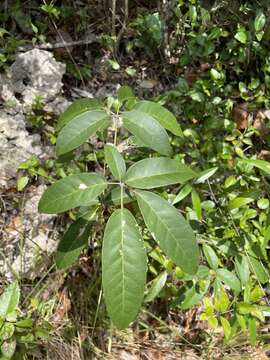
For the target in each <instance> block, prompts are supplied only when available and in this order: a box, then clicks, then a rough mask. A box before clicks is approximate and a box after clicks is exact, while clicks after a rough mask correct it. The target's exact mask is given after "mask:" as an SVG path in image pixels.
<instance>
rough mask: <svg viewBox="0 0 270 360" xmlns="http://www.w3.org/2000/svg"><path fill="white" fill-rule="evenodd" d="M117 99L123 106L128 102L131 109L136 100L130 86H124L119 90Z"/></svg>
mask: <svg viewBox="0 0 270 360" xmlns="http://www.w3.org/2000/svg"><path fill="white" fill-rule="evenodd" d="M117 97H118V100H119V101H120V102H121V103H122V104H123V103H124V102H127V107H128V108H129V109H130V107H132V105H134V103H135V101H136V98H135V95H134V93H133V90H132V89H131V87H130V86H127V85H124V86H121V87H120V88H119V90H118V91H117Z"/></svg>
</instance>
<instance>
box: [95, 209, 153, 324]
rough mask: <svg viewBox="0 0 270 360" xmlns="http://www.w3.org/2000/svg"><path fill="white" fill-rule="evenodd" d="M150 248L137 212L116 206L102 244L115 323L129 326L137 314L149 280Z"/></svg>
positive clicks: (105, 281) (104, 280) (107, 300)
mask: <svg viewBox="0 0 270 360" xmlns="http://www.w3.org/2000/svg"><path fill="white" fill-rule="evenodd" d="M146 270H147V262H146V251H145V249H144V247H143V241H142V238H141V235H140V232H139V229H138V225H137V223H136V220H135V219H134V217H133V215H132V214H131V213H130V211H128V210H127V209H118V210H116V211H115V212H114V213H113V214H112V215H111V217H110V218H109V220H108V222H107V224H106V228H105V233H104V239H103V248H102V284H103V289H104V297H105V303H106V307H107V310H108V313H109V316H110V318H111V319H112V321H113V323H114V324H115V325H116V326H117V327H118V328H119V329H123V328H126V327H127V326H128V325H129V324H130V323H131V322H132V321H133V320H134V319H135V317H136V315H137V313H138V311H139V309H140V307H141V304H142V301H143V295H144V288H145V282H146Z"/></svg>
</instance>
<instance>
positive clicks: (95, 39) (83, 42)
mask: <svg viewBox="0 0 270 360" xmlns="http://www.w3.org/2000/svg"><path fill="white" fill-rule="evenodd" d="M100 41H101V38H100V37H98V36H95V35H92V36H89V37H88V38H86V39H83V40H77V41H70V42H65V41H63V42H57V43H55V44H51V43H46V44H41V45H35V46H32V45H26V46H20V47H19V48H18V50H19V51H28V50H31V49H41V50H53V49H60V48H67V47H72V46H82V45H88V44H92V43H94V42H100Z"/></svg>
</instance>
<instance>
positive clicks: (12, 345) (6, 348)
mask: <svg viewBox="0 0 270 360" xmlns="http://www.w3.org/2000/svg"><path fill="white" fill-rule="evenodd" d="M0 350H1V355H3V357H1V359H2V360H8V359H12V357H13V355H14V353H15V350H16V340H15V339H9V340H6V341H4V342H3V343H2V344H1V348H0Z"/></svg>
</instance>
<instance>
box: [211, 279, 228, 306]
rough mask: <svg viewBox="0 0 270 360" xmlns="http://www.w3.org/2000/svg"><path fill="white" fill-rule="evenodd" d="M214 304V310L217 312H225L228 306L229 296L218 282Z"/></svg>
mask: <svg viewBox="0 0 270 360" xmlns="http://www.w3.org/2000/svg"><path fill="white" fill-rule="evenodd" d="M217 283H219V282H217ZM214 306H215V309H216V311H219V312H225V311H226V310H228V308H229V306H230V299H229V296H228V295H227V293H226V290H225V289H224V288H223V286H222V285H221V284H220V283H219V284H218V285H217V284H216V288H215V297H214Z"/></svg>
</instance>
